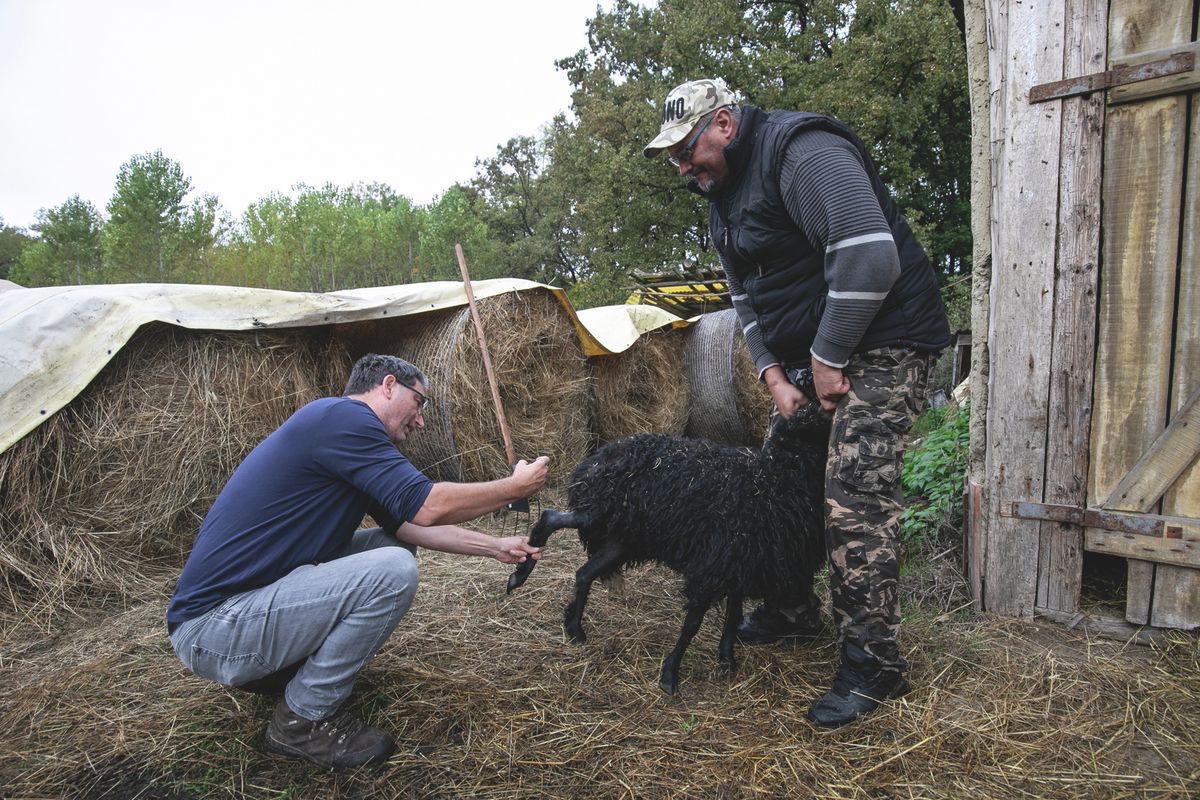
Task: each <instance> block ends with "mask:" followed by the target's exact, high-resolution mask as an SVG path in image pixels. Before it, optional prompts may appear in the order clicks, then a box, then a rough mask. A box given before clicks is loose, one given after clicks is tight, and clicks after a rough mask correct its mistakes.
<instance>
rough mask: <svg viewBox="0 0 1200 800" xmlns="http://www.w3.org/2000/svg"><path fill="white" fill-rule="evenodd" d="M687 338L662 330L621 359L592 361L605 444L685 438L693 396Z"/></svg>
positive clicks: (676, 331)
mask: <svg viewBox="0 0 1200 800" xmlns="http://www.w3.org/2000/svg"><path fill="white" fill-rule="evenodd" d="M685 335H686V331H684V330H682V329H674V328H669V327H668V328H661V329H659V330H656V331H650V332H649V333H645V334H642V336H640V337H639V338H638V340H637V341H636V342H634V343H633V344H632V345H631V346H630V347H629V348H628V349H626V350H624V351H622V352H620V353H616V354H614V355H609V356H596V357H594V358H592V359H591V365H592V368H593V371H594V373H595V376H596V430H597V432H598V434H599V436H600V440H601V441H605V442H611V441H614V440H616V439H620V438H621V437H622V436H629V435H631V434H634V433H669V434H673V435H676V436H682V435H683V432H684V429H685V428H686V427H687V417H688V394H689V392H688V381H687V372H686V371H685V370H684V368H683V343H684V337H685Z"/></svg>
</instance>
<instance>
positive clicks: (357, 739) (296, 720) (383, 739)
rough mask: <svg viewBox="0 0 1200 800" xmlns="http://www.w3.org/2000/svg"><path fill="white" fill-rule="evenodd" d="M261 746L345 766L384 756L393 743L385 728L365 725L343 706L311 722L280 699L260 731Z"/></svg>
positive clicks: (331, 766)
mask: <svg viewBox="0 0 1200 800" xmlns="http://www.w3.org/2000/svg"><path fill="white" fill-rule="evenodd" d="M263 748H264V749H266V750H267V752H270V753H278V754H279V755H281V756H289V757H291V758H303V759H305V760H306V761H311V762H312V763H314V764H316V765H318V766H322V767H326V768H328V769H345V768H347V767H361V766H364V765H366V764H374V763H377V762H380V761H384V760H386V759H387V757H388V756H390V755H391V754H392V753H393V752H395V750H396V743H395V742H394V741H393V740H392V737H391V736H389V735H388V734H387V732H386V731H382V730H380V729H379V728H373V727H371V726H370V725H367V724H366V723H365V722H363V721H362V720H361V719H359V718H358V717H356V716H354V715H353V714H350V713H349V712H348V711H346V709H345V708H344V707H343V708H341V709H338V710H337V711H335V712H333V713H332V714H330V715H329V716H328V717H326V718H325V719H319V720H317V721H316V722H313V721H312V720H309V719H305V718H304V717H302V716H300V715H299V714H297V713H296V712H294V711H292V710H291V709H290V708H288V704H287V703H286V702H285V701H283V700H280V701H279V704H278V705H277V706H275V713H274V714H273V715H271V724H270V725H268V726H267V732H266V733H265V734H263Z"/></svg>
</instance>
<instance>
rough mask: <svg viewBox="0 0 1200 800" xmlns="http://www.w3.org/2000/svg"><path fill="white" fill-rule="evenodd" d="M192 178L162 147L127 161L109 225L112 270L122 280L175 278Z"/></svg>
mask: <svg viewBox="0 0 1200 800" xmlns="http://www.w3.org/2000/svg"><path fill="white" fill-rule="evenodd" d="M191 189H192V182H191V179H190V178H188V177H187V176H185V175H184V174H183V169H182V167H180V166H179V163H178V162H176V161H173V160H171V159H170V158H167V157H166V156H164V155H163V153H162V151H161V150H156V151H154V152H153V153H145V154H142V155H137V156H134V157H133V158H132V159H130V160H129V161H127V162H126V163H124V164H122V165H121V169H120V171H119V172H118V173H117V184H116V190H115V192H114V194H113V197H112V199H111V200H110V201H109V203H108V216H109V221H108V224H107V225H106V226H105V228H104V252H105V261H106V266H107V268H108V269H107V271H108V272H109V273H110V274H111V275H112V276H113V277H114V278H115V279H118V280H128V281H170V280H172V279H173V278H174V276H175V268H176V266H177V261H176V256H177V254H178V253H179V251H180V249H181V248H180V244H181V241H180V237H181V232H182V229H183V223H184V214H185V206H184V198H185V197H186V196H187V194H188V192H190V191H191Z"/></svg>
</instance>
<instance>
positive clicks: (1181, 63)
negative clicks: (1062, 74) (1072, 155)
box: [1029, 52, 1196, 103]
mask: <svg viewBox="0 0 1200 800" xmlns="http://www.w3.org/2000/svg"><path fill="white" fill-rule="evenodd" d="M1195 66H1196V55H1195V53H1190V52H1182V53H1172V54H1171V55H1170V56H1167V57H1166V58H1160V59H1159V60H1157V61H1147V62H1146V63H1144V64H1129V65H1124V66H1120V67H1113V68H1112V69H1110V70H1105V71H1104V72H1093V73H1092V74H1091V75H1080V76H1079V77H1078V78H1067V79H1066V80H1062V81H1054V82H1053V83H1043V84H1039V85H1038V86H1034V87H1033V88H1032V89H1030V90H1029V102H1030V103H1044V102H1046V101H1047V100H1061V99H1063V98H1064V97H1074V96H1076V95H1080V94H1090V93H1091V92H1098V91H1101V90H1102V89H1109V88H1112V87H1113V86H1124V85H1125V84H1129V83H1138V82H1140V81H1148V80H1153V79H1154V78H1163V77H1166V76H1167V75H1178V74H1179V73H1181V72H1191V71H1192V69H1194V68H1195Z"/></svg>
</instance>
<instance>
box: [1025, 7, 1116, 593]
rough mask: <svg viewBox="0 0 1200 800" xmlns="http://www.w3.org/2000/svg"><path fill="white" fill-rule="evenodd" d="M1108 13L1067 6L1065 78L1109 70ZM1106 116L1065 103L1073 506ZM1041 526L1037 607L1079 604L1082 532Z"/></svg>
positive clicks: (1058, 496)
mask: <svg viewBox="0 0 1200 800" xmlns="http://www.w3.org/2000/svg"><path fill="white" fill-rule="evenodd" d="M1107 11H1108V2H1107V0H1072V1H1071V2H1069V3H1068V5H1067V9H1066V14H1067V19H1066V48H1065V52H1064V67H1063V69H1064V71H1065V72H1066V74H1067V75H1081V74H1084V73H1088V72H1097V71H1101V70H1103V69H1104V64H1105V61H1106V53H1107V27H1106V26H1107V21H1108V20H1107V16H1106V15H1107ZM1104 113H1105V106H1104V98H1103V95H1102V94H1094V95H1089V96H1085V97H1073V98H1071V99H1069V100H1066V101H1064V102H1063V122H1062V144H1061V157H1060V173H1059V209H1058V264H1057V268H1056V270H1055V287H1054V297H1055V303H1054V311H1053V315H1054V319H1053V325H1054V332H1053V335H1052V337H1051V341H1052V345H1051V352H1050V400H1049V420H1048V439H1047V443H1046V488H1045V501H1046V502H1047V503H1059V504H1063V505H1073V506H1082V505H1084V503H1086V502H1087V483H1086V475H1087V474H1088V446H1087V445H1088V432H1089V430H1090V426H1091V410H1092V362H1093V360H1094V358H1095V354H1096V337H1095V331H1096V279H1097V264H1098V263H1099V260H1100V176H1101V157H1102V155H1103V152H1104V141H1103V134H1104ZM1040 529H1041V530H1040V539H1041V541H1040V543H1039V546H1038V554H1039V564H1038V589H1037V605H1038V606H1040V607H1042V608H1053V609H1057V610H1059V611H1075V610H1076V609H1077V608H1078V607H1079V590H1080V581H1081V577H1082V574H1083V548H1082V544H1083V530H1082V528H1080V527H1079V526H1077V525H1061V524H1055V523H1042V524H1041V526H1040Z"/></svg>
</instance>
